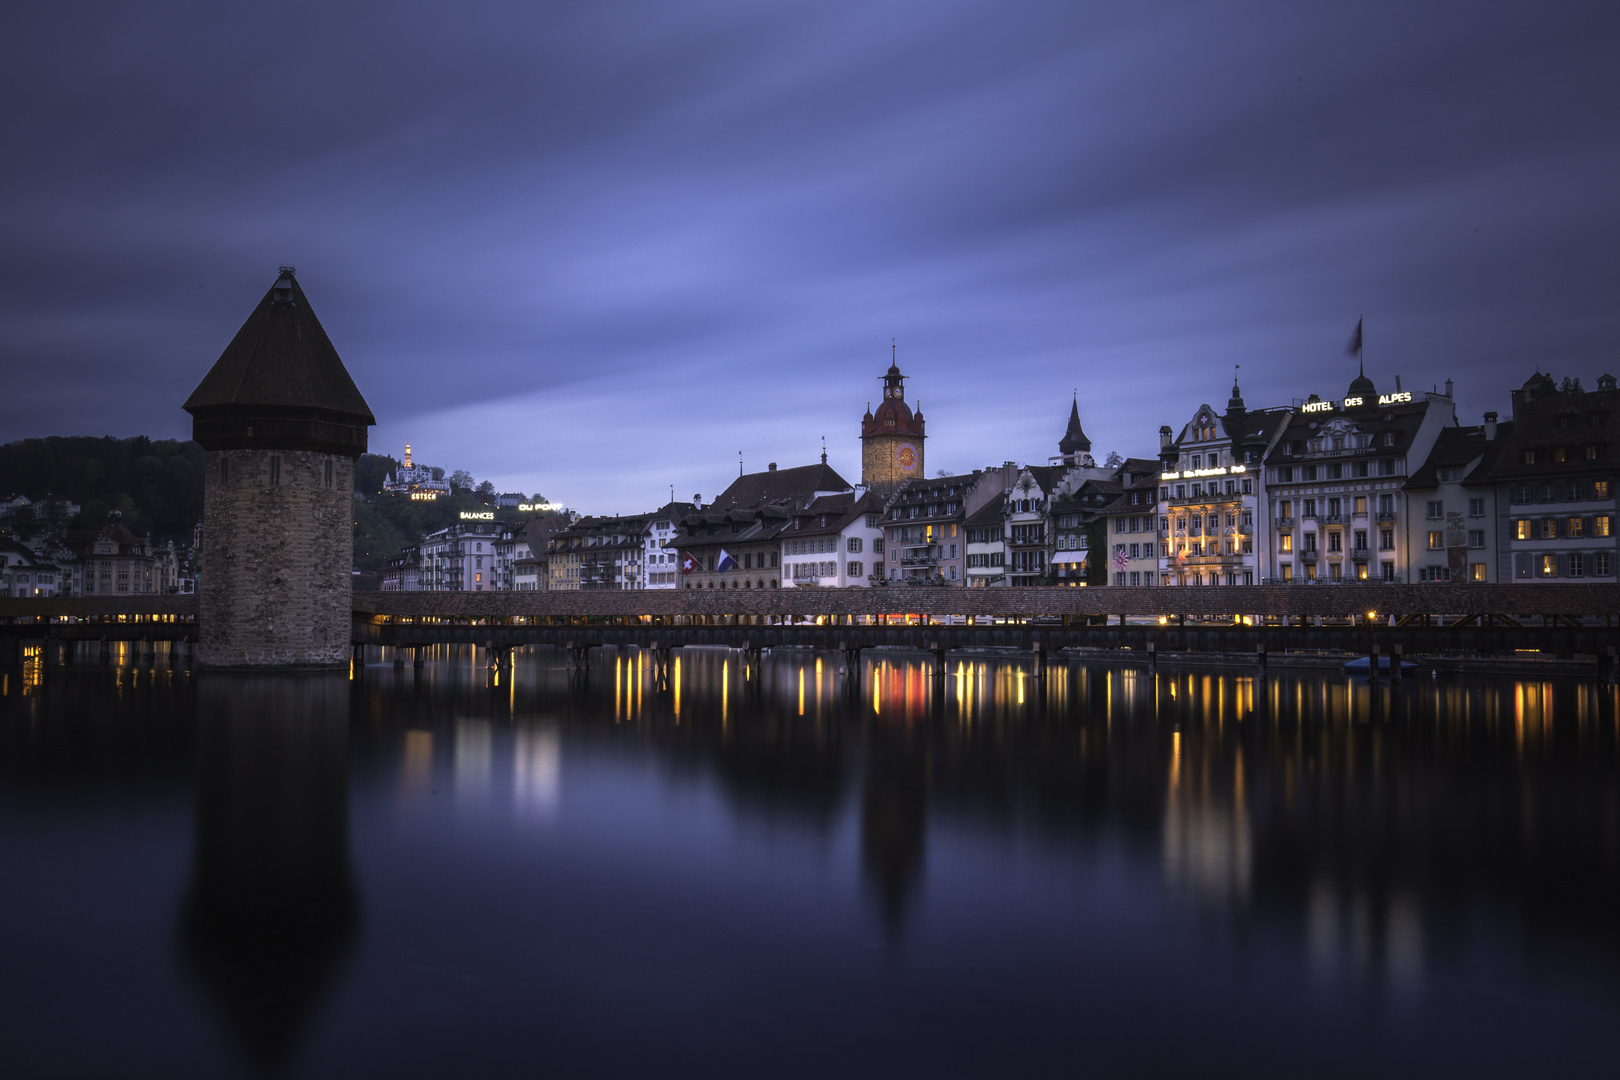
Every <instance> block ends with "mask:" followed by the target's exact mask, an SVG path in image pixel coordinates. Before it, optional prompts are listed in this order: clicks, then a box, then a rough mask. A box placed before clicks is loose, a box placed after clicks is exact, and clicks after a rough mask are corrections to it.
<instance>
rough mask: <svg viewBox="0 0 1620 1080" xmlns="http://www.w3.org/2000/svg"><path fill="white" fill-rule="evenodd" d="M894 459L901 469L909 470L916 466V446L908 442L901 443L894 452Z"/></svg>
mask: <svg viewBox="0 0 1620 1080" xmlns="http://www.w3.org/2000/svg"><path fill="white" fill-rule="evenodd" d="M894 460H895V461H896V462H897V463H898V464H899V466H900V467H901V468H902V469H904V470H906V471H907V472H910V471H911V470H912V469H915V468H916V467H917V448H916V447H915V446H912V445H911V444H910V443H901V444H900V445H899V447H898V448H896V450H895V452H894Z"/></svg>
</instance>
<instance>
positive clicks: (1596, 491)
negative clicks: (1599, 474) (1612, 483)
mask: <svg viewBox="0 0 1620 1080" xmlns="http://www.w3.org/2000/svg"><path fill="white" fill-rule="evenodd" d="M1608 497H1609V482H1608V481H1607V480H1597V481H1594V482H1593V483H1592V498H1594V499H1607V498H1608Z"/></svg>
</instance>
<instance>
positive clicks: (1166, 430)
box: [1159, 424, 1175, 450]
mask: <svg viewBox="0 0 1620 1080" xmlns="http://www.w3.org/2000/svg"><path fill="white" fill-rule="evenodd" d="M1174 434H1175V433H1174V432H1172V431H1171V430H1170V425H1169V424H1165V425H1164V426H1163V427H1161V428H1159V449H1160V450H1167V449H1169V447H1170V440H1171V438H1172V437H1173V436H1174Z"/></svg>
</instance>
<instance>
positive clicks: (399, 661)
mask: <svg viewBox="0 0 1620 1080" xmlns="http://www.w3.org/2000/svg"><path fill="white" fill-rule="evenodd" d="M394 670H395V671H404V670H405V650H404V649H403V648H402V647H400V646H398V645H395V646H394Z"/></svg>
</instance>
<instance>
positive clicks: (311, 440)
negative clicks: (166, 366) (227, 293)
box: [184, 266, 377, 455]
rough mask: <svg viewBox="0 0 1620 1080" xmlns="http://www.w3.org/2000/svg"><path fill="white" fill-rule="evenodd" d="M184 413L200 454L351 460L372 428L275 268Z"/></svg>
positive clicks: (324, 341)
mask: <svg viewBox="0 0 1620 1080" xmlns="http://www.w3.org/2000/svg"><path fill="white" fill-rule="evenodd" d="M184 408H185V410H186V411H187V412H189V413H191V415H192V432H193V438H195V439H196V440H197V441H198V442H199V443H201V444H202V445H203V447H204V448H205V449H208V450H226V449H248V448H264V449H270V448H281V449H289V450H297V449H311V450H320V451H323V452H327V453H349V454H353V455H358V454H361V453H364V452H365V444H366V430H365V429H366V428H367V427H368V426H370V425H372V424H375V423H376V422H377V421H376V418H375V417H373V416H372V414H371V406H369V405H367V404H366V399H365V398H364V397H362V396H361V394H360V389H359V387H357V386H355V385H354V380H353V379H351V378H350V377H349V372H348V369H346V368H345V367H344V366H343V361H342V360H341V359H339V357H338V354H337V350H336V349H335V348H333V347H332V341H331V339H330V338H328V337H327V336H326V330H325V329H324V328H323V327H322V326H321V323H320V320H319V319H317V318H316V317H315V312H314V310H313V309H312V308H311V307H310V305H309V300H308V298H307V297H305V296H304V290H303V289H302V288H300V287H299V284H298V279H297V277H296V276H295V274H294V270H293V268H292V267H291V266H283V267H282V268H281V273H280V274H279V276H277V278H276V282H275V284H274V285H272V286H271V287H270V291H269V292H267V293H265V294H264V298H263V299H262V300H260V301H259V304H258V306H257V307H255V308H254V309H253V313H252V314H251V315H249V316H248V318H247V321H246V322H244V323H243V324H242V328H241V329H240V330H238V331H237V332H236V336H235V337H234V338H232V339H231V343H230V344H229V345H227V346H225V351H224V352H223V353H221V354H220V357H219V359H218V360H217V361H215V362H214V366H213V367H212V368H210V369H209V372H208V374H207V375H205V376H203V380H202V382H200V383H198V384H197V388H196V389H195V390H193V391H192V392H191V397H189V398H187V399H186V403H185V406H184ZM250 421H255V422H253V423H250ZM255 431H257V434H255Z"/></svg>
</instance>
